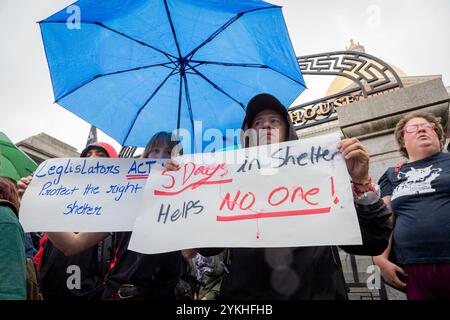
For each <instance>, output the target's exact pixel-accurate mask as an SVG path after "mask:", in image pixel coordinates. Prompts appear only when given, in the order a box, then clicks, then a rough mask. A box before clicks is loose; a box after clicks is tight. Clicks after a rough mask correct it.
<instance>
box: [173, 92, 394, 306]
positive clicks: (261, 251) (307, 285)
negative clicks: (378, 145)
mask: <svg viewBox="0 0 450 320" xmlns="http://www.w3.org/2000/svg"><path fill="white" fill-rule="evenodd" d="M243 130H244V135H243V136H242V137H241V143H242V145H243V147H244V148H247V147H252V146H259V145H265V144H274V143H280V142H284V141H288V140H297V139H298V137H297V135H296V132H295V130H294V128H293V126H292V122H291V120H290V118H289V115H288V112H287V110H286V108H285V107H284V106H283V105H282V104H281V103H280V102H279V101H278V99H276V98H275V97H273V96H272V95H269V94H259V95H257V96H255V97H253V98H252V99H251V100H250V102H249V104H248V106H247V109H246V117H245V119H244V123H243ZM249 130H252V131H253V134H247V133H248V132H249ZM339 149H340V151H341V152H342V155H343V156H344V157H345V159H346V164H347V169H348V172H349V174H350V176H351V178H352V181H353V192H354V200H355V201H354V202H355V207H356V211H357V214H358V220H359V225H360V229H361V234H362V240H363V245H360V246H342V249H344V250H345V251H346V252H349V253H352V254H361V255H373V254H374V253H376V254H379V253H381V252H383V251H384V249H385V248H386V246H387V244H388V239H389V235H390V232H391V225H390V222H389V214H390V212H389V210H388V208H387V207H386V205H385V204H384V203H383V201H382V200H381V199H380V196H379V191H378V188H377V186H375V185H373V184H372V180H371V178H370V177H369V174H368V171H369V155H368V152H367V151H366V149H365V148H364V146H363V145H362V144H361V143H360V142H359V141H358V140H357V139H355V138H352V139H344V140H342V141H341V142H340V145H339ZM166 168H167V169H169V170H177V169H178V164H176V163H175V162H173V161H170V162H167V163H166ZM268 178H269V177H268ZM223 250H224V249H214V248H203V249H197V251H198V252H200V253H201V254H202V255H217V254H219V253H220V252H222V251H223ZM227 250H229V254H227V255H226V256H227V258H226V259H224V261H223V266H224V274H223V279H222V283H221V288H220V294H219V297H218V298H219V299H267V300H272V299H347V290H346V287H345V281H344V276H343V273H342V266H341V264H340V259H339V255H338V251H337V248H336V247H332V246H323V247H293V248H292V247H289V248H229V249H227Z"/></svg>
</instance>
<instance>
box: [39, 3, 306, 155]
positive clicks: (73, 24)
mask: <svg viewBox="0 0 450 320" xmlns="http://www.w3.org/2000/svg"><path fill="white" fill-rule="evenodd" d="M74 6H76V7H74ZM71 8H72V9H73V8H78V9H79V10H71ZM76 12H79V13H80V20H79V21H77V16H76V14H75V13H76ZM77 23H79V25H77ZM40 27H41V32H42V38H43V41H44V47H45V53H46V56H47V61H48V65H49V69H50V75H51V79H52V84H53V91H54V96H55V101H56V102H57V103H58V104H60V105H61V106H63V107H65V108H66V109H68V110H69V111H71V112H73V113H74V114H76V115H78V116H79V117H81V118H82V119H84V120H86V121H87V122H89V123H90V124H92V125H94V126H96V127H97V128H99V129H100V130H102V131H103V132H105V133H107V134H108V135H110V136H111V137H113V138H114V139H115V140H117V141H118V142H119V143H121V144H122V145H130V146H141V147H142V146H145V144H146V143H147V141H148V139H149V137H151V136H152V135H153V134H154V133H156V132H158V131H163V130H164V131H172V130H173V129H177V128H183V129H186V130H189V131H190V132H192V134H194V121H196V120H201V121H202V127H203V129H209V128H216V129H219V130H221V131H222V132H223V133H224V134H225V130H226V129H237V128H239V127H240V126H241V124H242V120H243V118H244V115H245V108H246V105H247V102H248V101H249V100H250V99H251V98H252V97H253V96H254V95H256V94H258V93H261V92H266V93H270V94H272V95H274V96H276V97H278V98H279V100H280V101H281V102H282V103H283V104H284V105H286V106H289V105H290V104H291V103H292V102H293V101H294V100H295V99H296V98H297V96H298V95H299V94H300V93H301V92H302V91H303V90H304V88H305V85H304V81H303V77H302V74H301V72H300V69H299V66H298V64H297V60H296V57H295V54H294V50H293V48H292V44H291V42H290V39H289V34H288V32H287V28H286V25H285V22H284V18H283V15H282V12H281V7H279V6H275V5H272V4H269V3H266V2H264V1H259V0H228V1H223V0H107V1H106V0H105V1H99V0H80V1H77V2H75V3H74V5H72V6H71V7H68V8H67V9H63V10H61V11H59V12H57V13H55V14H54V15H52V16H50V17H49V18H47V19H45V20H43V21H41V22H40Z"/></svg>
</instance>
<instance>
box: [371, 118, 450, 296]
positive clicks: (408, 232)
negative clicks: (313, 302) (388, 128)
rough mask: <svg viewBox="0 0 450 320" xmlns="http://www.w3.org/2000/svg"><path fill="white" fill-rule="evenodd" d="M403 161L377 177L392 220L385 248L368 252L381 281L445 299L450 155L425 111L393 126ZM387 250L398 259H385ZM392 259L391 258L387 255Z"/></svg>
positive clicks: (448, 292) (449, 281) (449, 259)
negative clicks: (406, 160) (388, 240)
mask: <svg viewBox="0 0 450 320" xmlns="http://www.w3.org/2000/svg"><path fill="white" fill-rule="evenodd" d="M395 138H396V140H397V143H398V145H399V147H400V152H401V153H402V155H403V156H405V157H406V158H407V159H408V162H407V163H406V164H403V165H400V166H397V167H396V168H395V169H394V170H392V168H391V169H389V170H388V171H386V172H385V174H384V175H383V176H382V177H381V178H380V181H379V185H380V188H381V196H382V197H383V200H384V201H385V202H386V204H388V205H390V206H391V208H392V212H393V215H392V220H393V223H394V224H395V226H394V232H393V234H392V236H391V240H390V242H389V246H388V248H387V249H386V251H385V252H384V253H383V254H382V255H380V256H377V257H373V260H374V262H375V264H377V265H378V266H379V267H380V269H381V274H382V275H383V278H384V280H385V281H386V282H388V283H389V284H391V285H393V286H394V287H396V288H398V289H400V290H404V291H406V295H407V297H408V299H410V300H416V299H420V300H425V299H426V300H428V299H433V300H435V299H437V300H448V299H450V154H449V153H444V152H442V150H443V147H444V142H445V134H444V131H443V129H442V126H441V124H440V123H439V121H438V120H437V119H436V118H435V117H434V116H433V115H432V114H429V113H425V112H413V113H410V114H408V115H406V116H404V117H403V118H402V119H401V120H400V121H399V122H398V124H397V126H396V128H395ZM391 251H393V252H392V253H393V254H394V256H395V261H396V263H397V264H394V263H393V262H391V261H389V257H390V256H391V257H392V255H391ZM391 260H393V259H391Z"/></svg>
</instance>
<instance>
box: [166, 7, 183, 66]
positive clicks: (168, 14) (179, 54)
mask: <svg viewBox="0 0 450 320" xmlns="http://www.w3.org/2000/svg"><path fill="white" fill-rule="evenodd" d="M164 6H165V8H166V13H167V18H168V19H169V23H170V28H171V29H172V35H173V38H174V40H175V44H176V46H177V50H178V56H179V59H181V51H180V45H179V44H178V39H177V34H176V32H175V27H174V26H173V22H172V17H171V16H170V11H169V7H168V5H167V0H164Z"/></svg>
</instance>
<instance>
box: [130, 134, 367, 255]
mask: <svg viewBox="0 0 450 320" xmlns="http://www.w3.org/2000/svg"><path fill="white" fill-rule="evenodd" d="M338 141H339V136H338V135H337V134H330V135H326V136H321V137H316V138H310V139H302V140H300V141H289V142H285V143H281V144H272V145H267V146H260V147H253V148H247V149H241V150H234V151H226V152H217V153H212V154H196V155H185V156H183V157H180V158H179V159H177V160H178V162H179V163H180V170H179V171H167V170H164V169H156V170H155V171H154V172H153V175H152V180H150V181H148V183H147V185H146V188H145V190H144V196H143V198H142V202H143V205H142V206H141V210H140V212H139V214H138V216H137V218H136V224H135V227H134V229H133V234H132V237H131V241H130V245H129V249H130V250H133V251H137V252H142V253H148V254H153V253H161V252H169V251H175V250H179V249H186V248H204V247H290V246H321V245H357V244H362V240H361V233H360V229H359V224H358V219H357V216H356V212H355V207H354V203H353V196H352V190H351V184H350V177H349V175H348V172H347V168H346V165H345V161H344V159H343V157H342V155H341V153H340V152H339V151H338V150H337V142H338Z"/></svg>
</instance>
